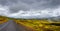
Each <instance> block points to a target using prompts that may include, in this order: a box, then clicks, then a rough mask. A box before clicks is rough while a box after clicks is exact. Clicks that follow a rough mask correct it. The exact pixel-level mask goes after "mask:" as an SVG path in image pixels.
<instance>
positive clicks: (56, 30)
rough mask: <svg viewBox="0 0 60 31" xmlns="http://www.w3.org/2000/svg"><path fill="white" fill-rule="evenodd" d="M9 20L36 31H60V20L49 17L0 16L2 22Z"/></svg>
mask: <svg viewBox="0 0 60 31" xmlns="http://www.w3.org/2000/svg"><path fill="white" fill-rule="evenodd" d="M9 20H13V21H15V22H16V23H17V24H22V25H23V26H25V27H27V28H30V29H33V30H34V31H60V22H53V21H52V20H48V19H15V18H8V17H5V16H0V24H2V23H5V22H7V21H9Z"/></svg>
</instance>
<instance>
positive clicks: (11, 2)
mask: <svg viewBox="0 0 60 31" xmlns="http://www.w3.org/2000/svg"><path fill="white" fill-rule="evenodd" d="M0 5H2V6H7V7H8V9H9V11H8V12H9V13H10V14H11V13H14V14H15V13H17V14H19V12H20V11H21V10H22V11H24V12H26V11H28V12H29V11H41V10H47V11H52V10H55V9H57V8H60V7H59V6H60V0H0ZM31 13H32V12H31ZM35 13H36V12H35ZM38 13H39V12H38ZM40 14H41V13H40ZM42 14H43V13H42ZM44 15H45V14H44ZM46 16H47V15H46ZM49 16H50V15H49ZM33 17H34V16H33Z"/></svg>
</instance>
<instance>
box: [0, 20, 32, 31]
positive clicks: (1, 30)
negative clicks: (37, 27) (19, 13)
mask: <svg viewBox="0 0 60 31" xmlns="http://www.w3.org/2000/svg"><path fill="white" fill-rule="evenodd" d="M0 31H33V30H32V29H26V27H25V26H22V25H18V24H16V23H15V22H14V21H12V20H10V21H8V22H6V23H4V24H0Z"/></svg>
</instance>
